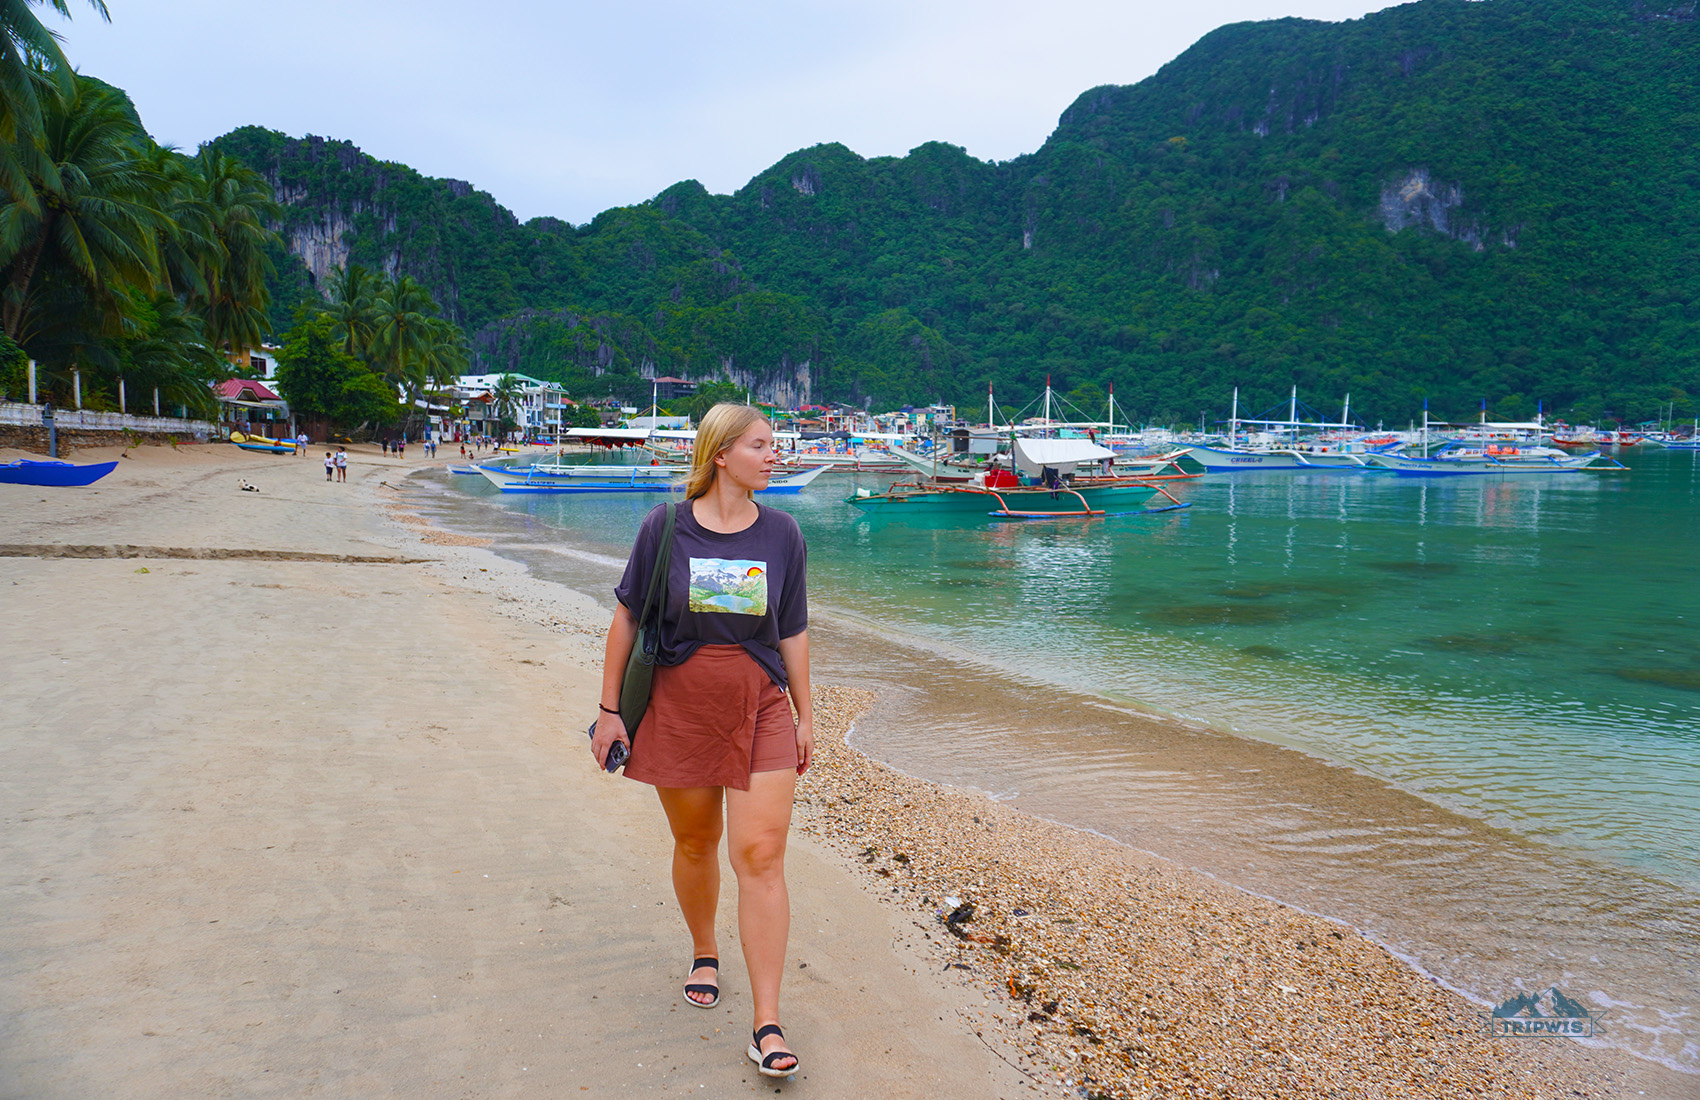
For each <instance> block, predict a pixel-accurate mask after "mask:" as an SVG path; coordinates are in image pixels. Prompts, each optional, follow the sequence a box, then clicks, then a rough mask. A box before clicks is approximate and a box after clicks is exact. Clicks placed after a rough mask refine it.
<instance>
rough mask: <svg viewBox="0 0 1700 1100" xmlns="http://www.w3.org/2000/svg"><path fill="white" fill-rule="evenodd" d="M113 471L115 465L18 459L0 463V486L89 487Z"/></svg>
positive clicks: (113, 463) (109, 463) (116, 464)
mask: <svg viewBox="0 0 1700 1100" xmlns="http://www.w3.org/2000/svg"><path fill="white" fill-rule="evenodd" d="M117 467H118V463H116V462H91V463H89V464H88V465H87V466H78V465H75V464H73V463H70V462H60V461H59V460H58V459H34V458H20V459H18V460H17V461H15V462H0V485H48V486H55V487H58V486H69V485H93V484H94V483H95V482H97V481H99V480H100V479H101V478H103V477H105V476H106V475H107V474H110V473H111V472H112V471H113V470H115V469H117Z"/></svg>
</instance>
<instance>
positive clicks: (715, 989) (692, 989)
mask: <svg viewBox="0 0 1700 1100" xmlns="http://www.w3.org/2000/svg"><path fill="white" fill-rule="evenodd" d="M705 966H712V967H713V968H714V974H715V977H719V976H720V960H719V959H715V958H707V957H705V958H701V959H696V960H694V961H693V962H692V963H691V969H692V970H701V969H702V968H703V967H705ZM692 993H707V994H708V995H709V996H711V997H713V998H714V999H713V1000H712V1001H699V1000H697V999H696V998H695V997H692V996H691V994H692ZM685 1000H687V1001H689V1002H691V1003H692V1004H694V1005H696V1006H697V1007H698V1008H713V1007H714V1006H715V1005H717V1004H719V1003H720V986H719V985H717V984H716V985H708V984H706V983H703V982H696V983H693V984H691V985H687V986H686V987H685Z"/></svg>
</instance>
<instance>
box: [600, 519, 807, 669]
mask: <svg viewBox="0 0 1700 1100" xmlns="http://www.w3.org/2000/svg"><path fill="white" fill-rule="evenodd" d="M756 508H757V512H756V521H755V522H754V523H752V524H750V525H749V526H748V527H746V528H744V529H743V530H742V531H738V532H735V533H733V534H730V535H723V534H721V533H719V532H718V531H710V530H708V529H707V528H706V527H703V526H702V525H701V524H699V523H698V522H697V521H696V517H695V516H694V515H693V514H692V512H691V502H690V501H686V502H685V503H683V504H680V505H679V514H678V519H677V520H676V521H675V523H674V527H673V553H672V557H671V568H670V569H669V570H668V574H667V606H666V608H665V610H664V611H663V613H662V617H661V646H660V651H659V653H658V654H657V657H656V659H657V660H658V661H659V662H660V663H661V664H664V665H677V664H683V663H684V661H685V659H686V658H688V657H689V656H690V655H691V654H692V653H695V652H696V650H697V647H698V646H703V645H741V646H743V647H744V648H745V649H747V650H749V653H750V656H752V657H754V658H755V659H756V663H757V664H759V665H761V667H762V668H763V669H765V670H766V671H767V675H768V678H769V679H771V680H772V681H773V682H774V683H775V684H778V685H779V686H780V687H787V686H788V680H787V678H786V675H785V662H784V661H782V660H781V659H780V657H779V641H780V639H781V638H790V637H794V636H796V635H798V634H801V633H802V632H803V631H804V630H806V629H808V626H809V594H808V556H809V551H808V546H807V544H806V543H804V541H803V532H802V531H800V530H798V529H797V521H796V520H795V519H792V518H791V516H790V515H789V514H788V513H786V512H781V511H778V510H777V509H774V508H765V507H763V506H762V505H760V504H757V505H756ZM666 521H667V506H666V505H665V504H662V505H657V506H656V507H655V508H654V509H653V510H652V511H651V512H650V513H649V515H647V516H645V517H644V521H643V525H642V526H640V527H639V528H638V535H637V541H636V542H635V543H634V544H633V546H632V555H631V557H630V558H629V559H628V560H627V562H626V573H625V576H623V577H621V578H620V583H619V585H618V586H617V587H616V588H615V589H614V598H615V599H617V600H619V601H620V603H622V604H624V605H625V606H626V608H627V609H628V610H630V611H631V613H632V617H633V618H636V617H637V616H638V615H640V614H642V612H643V598H644V596H645V595H646V594H647V593H648V591H649V574H650V570H651V569H652V568H653V567H654V563H655V551H656V547H657V545H658V544H659V543H660V541H661V528H662V526H663V525H664V524H665V523H666Z"/></svg>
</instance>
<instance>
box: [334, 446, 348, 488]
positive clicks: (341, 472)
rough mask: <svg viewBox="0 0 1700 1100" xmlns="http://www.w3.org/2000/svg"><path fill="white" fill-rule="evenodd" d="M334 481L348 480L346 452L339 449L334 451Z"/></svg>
mask: <svg viewBox="0 0 1700 1100" xmlns="http://www.w3.org/2000/svg"><path fill="white" fill-rule="evenodd" d="M336 479H337V480H338V481H347V480H348V452H347V451H345V450H343V449H342V448H341V447H338V448H337V449H336Z"/></svg>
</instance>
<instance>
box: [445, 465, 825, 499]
mask: <svg viewBox="0 0 1700 1100" xmlns="http://www.w3.org/2000/svg"><path fill="white" fill-rule="evenodd" d="M579 468H584V467H570V466H564V467H543V468H539V467H531V468H529V469H526V470H506V469H502V468H501V467H494V468H492V467H488V466H480V467H478V472H479V473H481V474H483V475H484V477H485V479H486V480H488V481H489V482H490V484H492V485H494V486H495V487H496V488H498V489H500V490H501V491H502V492H504V493H666V492H672V491H673V490H675V489H678V488H680V486H681V485H682V484H683V480H684V471H683V470H682V469H681V468H679V467H676V466H616V467H602V469H604V470H608V469H614V470H619V471H621V474H618V475H609V474H603V475H601V476H583V477H581V476H577V475H574V474H559V473H548V472H544V471H545V470H549V469H557V470H560V469H579ZM824 472H825V467H821V466H817V467H815V468H814V469H812V470H804V471H803V472H801V473H797V474H792V475H790V476H789V477H784V478H777V477H776V478H774V479H773V480H771V481H769V482H768V483H767V488H765V489H757V490H756V491H757V492H758V493H795V492H798V491H800V490H801V489H802V488H803V487H804V486H805V485H808V484H809V483H810V482H811V481H813V480H814V479H815V478H817V477H819V476H820V475H821V474H822V473H824Z"/></svg>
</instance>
